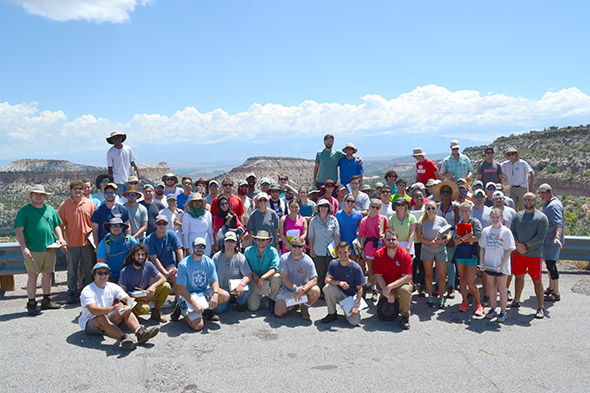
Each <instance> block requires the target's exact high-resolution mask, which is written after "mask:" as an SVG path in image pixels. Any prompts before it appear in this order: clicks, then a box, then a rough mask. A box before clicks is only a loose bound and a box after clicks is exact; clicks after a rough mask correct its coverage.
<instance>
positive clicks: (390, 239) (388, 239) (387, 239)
mask: <svg viewBox="0 0 590 393" xmlns="http://www.w3.org/2000/svg"><path fill="white" fill-rule="evenodd" d="M396 240H397V239H392V238H386V239H385V241H386V242H394V241H396Z"/></svg>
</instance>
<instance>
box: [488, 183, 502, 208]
mask: <svg viewBox="0 0 590 393" xmlns="http://www.w3.org/2000/svg"><path fill="white" fill-rule="evenodd" d="M496 191H497V190H496V183H493V182H489V183H487V184H486V187H485V192H486V200H485V203H484V204H485V205H486V206H487V207H490V208H493V207H494V193H495V192H496ZM502 195H504V193H502ZM502 203H504V201H502Z"/></svg>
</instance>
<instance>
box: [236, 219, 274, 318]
mask: <svg viewBox="0 0 590 393" xmlns="http://www.w3.org/2000/svg"><path fill="white" fill-rule="evenodd" d="M252 237H253V238H254V243H255V245H253V246H250V247H248V248H247V249H246V250H245V251H244V256H245V257H246V260H247V261H248V265H249V266H250V270H252V279H251V281H252V286H251V288H250V294H249V295H248V310H250V311H257V310H258V309H259V308H260V303H261V301H262V298H263V297H265V296H268V299H269V304H268V306H269V309H270V312H271V313H274V309H275V299H276V297H277V294H278V293H279V289H280V288H281V276H280V274H279V253H278V251H277V249H276V248H275V247H273V246H272V245H271V241H272V236H271V235H270V234H269V233H268V232H267V231H265V230H259V231H257V232H256V233H254V234H253V235H252ZM265 283H266V286H265V285H264V284H265Z"/></svg>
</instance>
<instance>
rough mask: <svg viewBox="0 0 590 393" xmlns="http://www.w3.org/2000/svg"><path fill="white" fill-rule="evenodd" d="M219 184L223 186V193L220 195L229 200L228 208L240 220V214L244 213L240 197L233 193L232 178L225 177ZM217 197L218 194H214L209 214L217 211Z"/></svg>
mask: <svg viewBox="0 0 590 393" xmlns="http://www.w3.org/2000/svg"><path fill="white" fill-rule="evenodd" d="M221 185H222V186H223V193H222V194H221V195H224V196H225V197H226V198H227V199H228V200H229V207H230V209H231V210H232V211H233V212H234V213H235V214H236V216H237V217H238V219H239V220H240V221H242V216H243V215H244V205H243V204H242V200H241V199H240V197H238V196H237V195H234V194H233V187H234V182H233V180H232V179H230V178H225V179H223V181H222V182H221ZM217 198H219V195H218V196H216V197H215V199H213V203H211V215H213V216H215V214H217V211H218V210H217V209H218V208H217Z"/></svg>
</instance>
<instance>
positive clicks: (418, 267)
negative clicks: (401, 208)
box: [410, 188, 426, 297]
mask: <svg viewBox="0 0 590 393" xmlns="http://www.w3.org/2000/svg"><path fill="white" fill-rule="evenodd" d="M412 200H413V201H414V206H412V207H411V209H410V214H411V215H413V216H414V218H415V219H416V235H415V236H414V260H413V262H414V263H413V264H412V282H413V283H414V284H415V285H416V289H417V290H418V296H420V297H424V266H423V265H422V257H421V255H422V243H420V240H418V234H417V230H418V228H417V227H418V222H419V221H420V219H421V218H422V215H423V214H424V202H425V200H426V199H425V198H424V191H422V190H421V189H419V188H415V189H414V190H413V191H412Z"/></svg>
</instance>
